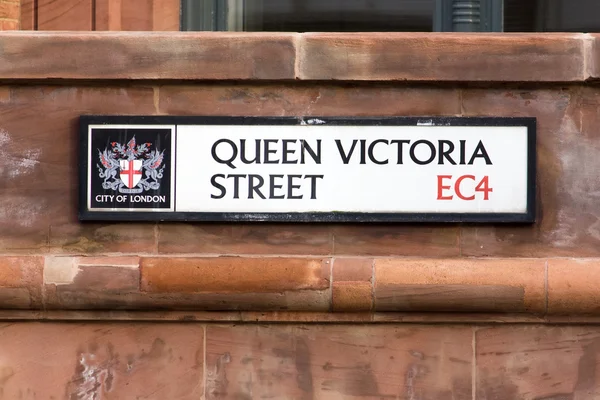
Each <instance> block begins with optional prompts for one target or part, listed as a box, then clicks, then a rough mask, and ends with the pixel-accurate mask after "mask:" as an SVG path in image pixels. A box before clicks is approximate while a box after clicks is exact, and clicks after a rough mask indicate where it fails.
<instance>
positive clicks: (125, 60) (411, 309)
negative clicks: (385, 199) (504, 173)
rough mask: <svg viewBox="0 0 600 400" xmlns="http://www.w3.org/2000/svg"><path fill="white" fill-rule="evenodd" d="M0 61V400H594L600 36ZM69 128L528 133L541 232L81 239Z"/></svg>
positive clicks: (434, 229) (60, 44) (177, 233)
mask: <svg viewBox="0 0 600 400" xmlns="http://www.w3.org/2000/svg"><path fill="white" fill-rule="evenodd" d="M0 49H1V51H0V81H1V82H2V84H1V85H0V307H1V308H2V310H0V318H2V319H3V320H6V321H7V322H6V323H4V324H2V325H0V398H1V397H2V396H5V398H18V396H21V397H23V398H27V396H29V398H33V397H34V396H35V398H44V397H42V396H46V397H51V396H54V397H55V398H72V399H85V398H94V396H95V397H96V398H98V399H100V398H107V399H122V398H124V399H128V398H135V396H146V397H147V398H154V399H165V398H168V399H188V398H190V399H192V398H193V399H199V398H205V399H219V398H228V399H236V398H237V399H252V398H263V397H270V398H277V399H279V398H291V399H304V398H314V399H345V398H360V399H370V398H372V399H375V398H404V399H436V400H437V399H447V398H455V399H473V398H477V399H485V400H492V399H521V398H522V399H536V398H537V399H543V398H545V399H563V398H564V399H593V398H596V397H599V396H600V381H599V380H598V378H597V377H596V375H597V373H596V368H595V366H596V365H597V364H598V359H599V357H600V352H599V350H598V346H597V341H598V337H599V335H600V328H599V327H598V325H597V324H598V322H600V320H598V315H599V314H600V306H599V304H600V301H599V297H600V295H599V293H600V290H599V289H600V283H598V282H599V281H598V278H599V277H600V261H599V260H600V258H599V256H600V250H599V249H600V234H599V229H598V226H599V222H598V221H599V220H598V218H599V217H598V216H599V215H600V206H599V205H598V204H599V203H598V201H597V200H596V197H597V196H596V193H598V192H600V180H598V179H597V171H598V170H600V157H598V154H600V142H599V141H598V135H597V134H596V130H597V126H598V123H599V122H600V111H599V110H600V89H599V88H598V86H597V79H598V78H599V77H600V51H599V50H600V47H598V38H597V37H596V36H594V35H584V34H556V35H543V36H540V35H469V36H464V35H454V34H447V35H444V34H442V35H419V34H365V35H359V34H357V35H333V34H303V35H299V34H274V35H271V34H254V35H248V34H229V35H223V34H218V33H207V34H182V33H173V34H158V33H155V34H111V35H102V34H98V33H88V34H83V33H78V34H66V33H59V34H49V33H39V34H34V33H30V34H28V33H4V34H2V35H0ZM42 60H43V62H42ZM81 114H149V115H162V114H169V115H256V116H258V115H324V116H333V115H342V116H343V115H347V116H353V115H369V116H392V115H405V116H411V115H412V116H420V115H439V116H446V115H462V116H482V115H495V116H534V117H537V118H538V149H537V150H538V182H539V186H538V202H539V207H538V209H539V214H538V222H537V223H536V224H534V225H524V226H514V225H510V226H499V225H468V224H465V225H457V224H448V225H416V224H392V225H385V224H369V225H352V224H337V225H327V224H319V225H316V224H295V225H293V224H250V223H246V224H200V223H194V224H192V223H168V224H167V223H146V224H142V223H85V224H82V223H79V222H78V220H77V191H78V179H77V171H78V167H77V152H78V147H77V144H78V131H77V118H78V116H79V115H81Z"/></svg>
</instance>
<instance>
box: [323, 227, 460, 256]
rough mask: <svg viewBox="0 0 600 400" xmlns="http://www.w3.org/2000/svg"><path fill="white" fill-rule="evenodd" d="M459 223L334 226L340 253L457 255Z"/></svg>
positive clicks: (336, 248) (336, 253)
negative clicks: (450, 224)
mask: <svg viewBox="0 0 600 400" xmlns="http://www.w3.org/2000/svg"><path fill="white" fill-rule="evenodd" d="M459 229H460V228H459V227H457V226H449V225H444V226H440V225H437V226H432V225H420V226H417V225H409V224H402V225H397V224H395V225H377V224H366V225H360V226H356V225H337V226H334V227H333V228H332V230H333V238H334V241H335V245H334V254H335V255H336V256H338V255H339V256H422V255H423V254H426V255H427V256H429V257H457V256H458V255H459V247H458V232H459Z"/></svg>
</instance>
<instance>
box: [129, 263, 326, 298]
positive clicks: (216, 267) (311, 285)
mask: <svg viewBox="0 0 600 400" xmlns="http://www.w3.org/2000/svg"><path fill="white" fill-rule="evenodd" d="M140 266H141V271H142V290H143V291H147V292H156V293H161V292H162V293H186V292H187V293H193V292H206V293H240V294H242V293H277V292H284V291H289V290H322V289H328V288H329V285H330V282H329V280H330V276H331V261H330V260H329V259H309V258H307V259H304V258H280V257H273V258H242V257H213V258H191V257H190V258H173V257H154V258H152V257H143V258H142V259H141V263H140Z"/></svg>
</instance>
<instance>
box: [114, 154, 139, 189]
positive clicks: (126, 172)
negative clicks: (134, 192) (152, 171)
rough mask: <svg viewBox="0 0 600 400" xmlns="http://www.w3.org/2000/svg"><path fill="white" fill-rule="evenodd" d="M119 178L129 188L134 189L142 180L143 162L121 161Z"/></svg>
mask: <svg viewBox="0 0 600 400" xmlns="http://www.w3.org/2000/svg"><path fill="white" fill-rule="evenodd" d="M119 164H120V165H121V172H120V173H119V176H120V177H121V180H122V181H123V183H124V184H125V186H127V187H128V188H130V189H131V188H134V187H135V186H136V185H137V184H138V182H139V181H140V179H141V178H142V160H119Z"/></svg>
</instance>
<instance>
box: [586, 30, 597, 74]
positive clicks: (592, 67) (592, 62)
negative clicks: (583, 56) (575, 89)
mask: <svg viewBox="0 0 600 400" xmlns="http://www.w3.org/2000/svg"><path fill="white" fill-rule="evenodd" d="M590 40H591V41H592V43H591V46H590V53H589V71H588V72H589V75H590V77H591V78H592V79H598V78H600V35H598V34H592V35H591V39H590Z"/></svg>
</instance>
